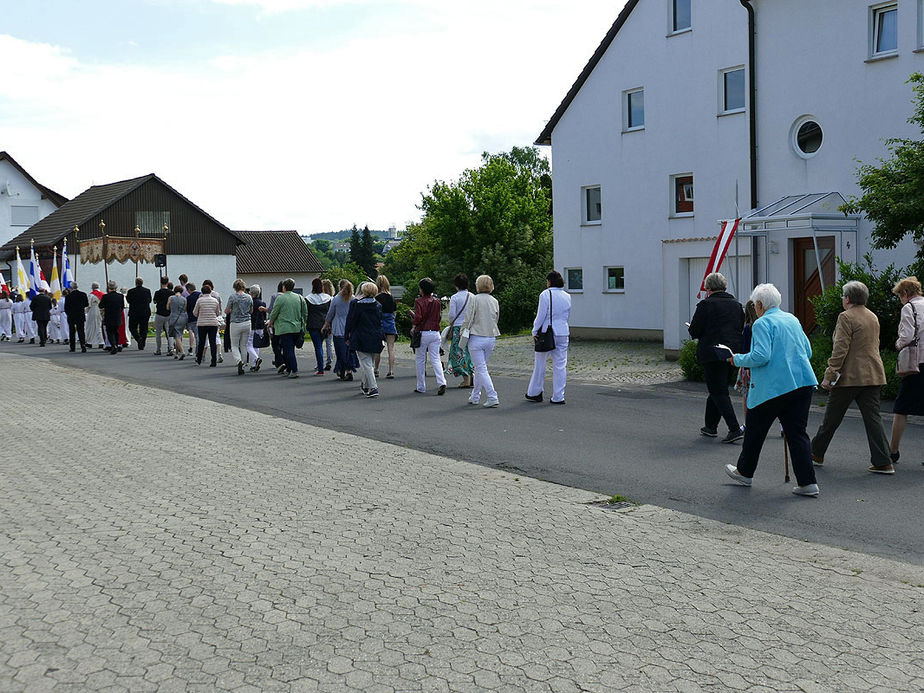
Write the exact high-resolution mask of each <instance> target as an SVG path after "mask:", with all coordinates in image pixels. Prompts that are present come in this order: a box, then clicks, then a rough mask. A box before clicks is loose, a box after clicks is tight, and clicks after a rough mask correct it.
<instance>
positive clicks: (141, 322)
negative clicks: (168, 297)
mask: <svg viewBox="0 0 924 693" xmlns="http://www.w3.org/2000/svg"><path fill="white" fill-rule="evenodd" d="M150 321H151V313H150V312H148V313H137V314H136V313H132V312H131V311H129V312H128V331H129V332H130V333H131V335H132V337H134V338H135V341H136V342H138V348H139V349H144V342H145V340H147V338H148V323H149V322H150Z"/></svg>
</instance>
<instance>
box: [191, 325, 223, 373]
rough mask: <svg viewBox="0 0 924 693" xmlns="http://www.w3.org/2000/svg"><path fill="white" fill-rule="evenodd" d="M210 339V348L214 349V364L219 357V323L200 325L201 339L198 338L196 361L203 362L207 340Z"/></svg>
mask: <svg viewBox="0 0 924 693" xmlns="http://www.w3.org/2000/svg"><path fill="white" fill-rule="evenodd" d="M206 339H208V340H209V349H211V350H212V365H213V366H214V365H215V360H216V359H217V358H218V343H217V341H216V340H217V339H218V325H211V326H207V327H203V326H202V325H200V326H199V339H197V340H196V363H202V352H203V351H205V340H206Z"/></svg>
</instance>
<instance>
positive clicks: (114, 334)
mask: <svg viewBox="0 0 924 693" xmlns="http://www.w3.org/2000/svg"><path fill="white" fill-rule="evenodd" d="M103 327H105V328H106V337H107V338H108V339H109V351H111V352H113V353H115V352H117V351H118V350H119V326H118V325H110V324H109V323H104V324H103Z"/></svg>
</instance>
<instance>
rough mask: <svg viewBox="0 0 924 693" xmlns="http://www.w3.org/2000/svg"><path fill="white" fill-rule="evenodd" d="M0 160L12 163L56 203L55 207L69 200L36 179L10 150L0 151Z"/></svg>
mask: <svg viewBox="0 0 924 693" xmlns="http://www.w3.org/2000/svg"><path fill="white" fill-rule="evenodd" d="M0 161H9V162H10V164H12V166H13V168H15V169H16V170H17V171H19V172H20V173H21V174H22V175H23V176H25V177H26V179H27V180H28V181H29V182H30V183H32V185H34V186H35V187H36V188H38V189H39V190H40V191H41V192H42V197H43V198H45V199H47V200H51V202H52V203H54V206H55V207H60V206H61V205H63V204H64V203H65V202H67V198H66V197H64V195H62V194H61V193H56V192H55V191H54V190H52V189H51V188H49V187H46V186H44V185H42V184H41V183H39V182H38V181H37V180H35V178H33V177H32V176H30V175H29V172H28V171H26V169H24V168H23V167H22V166H20V165H19V162H17V161H16V159H14V158H13V157H11V156H10V155H9V153H8V152H0Z"/></svg>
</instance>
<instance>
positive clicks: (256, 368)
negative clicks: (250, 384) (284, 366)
mask: <svg viewBox="0 0 924 693" xmlns="http://www.w3.org/2000/svg"><path fill="white" fill-rule="evenodd" d="M262 363H263V359H261V358H258V359H257V360H256V362H255V363H254V364H253V368H251V369H250V370H252V371H253V372H254V373H257V372H259V370H260V364H262Z"/></svg>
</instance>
